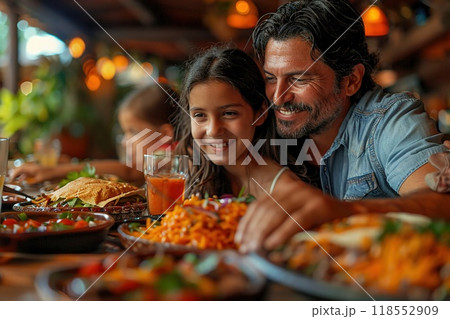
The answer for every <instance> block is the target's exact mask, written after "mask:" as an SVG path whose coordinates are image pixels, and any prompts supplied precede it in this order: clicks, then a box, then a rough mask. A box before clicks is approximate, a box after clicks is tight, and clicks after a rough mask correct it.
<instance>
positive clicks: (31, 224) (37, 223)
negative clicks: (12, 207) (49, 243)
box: [24, 219, 41, 228]
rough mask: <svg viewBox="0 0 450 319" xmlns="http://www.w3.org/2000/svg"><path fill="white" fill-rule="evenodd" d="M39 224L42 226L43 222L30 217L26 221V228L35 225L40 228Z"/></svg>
mask: <svg viewBox="0 0 450 319" xmlns="http://www.w3.org/2000/svg"><path fill="white" fill-rule="evenodd" d="M39 226H41V223H40V222H38V221H35V220H34V219H29V220H27V221H26V223H25V226H24V227H25V228H29V227H35V228H38V227H39Z"/></svg>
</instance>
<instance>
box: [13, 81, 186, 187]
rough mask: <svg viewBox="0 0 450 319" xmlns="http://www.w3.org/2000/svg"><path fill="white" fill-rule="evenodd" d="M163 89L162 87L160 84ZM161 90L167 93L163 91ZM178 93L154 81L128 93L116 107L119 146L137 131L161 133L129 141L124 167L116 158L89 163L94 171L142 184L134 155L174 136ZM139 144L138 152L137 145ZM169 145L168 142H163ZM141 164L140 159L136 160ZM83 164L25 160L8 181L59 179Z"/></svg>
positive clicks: (140, 172)
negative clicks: (43, 164)
mask: <svg viewBox="0 0 450 319" xmlns="http://www.w3.org/2000/svg"><path fill="white" fill-rule="evenodd" d="M160 86H161V87H162V89H161V87H160ZM163 89H164V90H165V91H166V92H163ZM175 101H176V102H177V101H178V96H177V93H176V92H175V91H174V90H173V89H172V88H171V87H170V86H168V85H166V84H159V85H156V84H153V85H150V86H147V87H144V88H141V89H138V90H136V91H134V92H132V93H130V95H128V96H127V97H126V98H125V100H124V101H123V102H122V103H121V105H120V106H119V113H118V120H119V124H120V127H121V128H122V131H123V133H124V137H123V139H122V146H123V147H124V148H126V142H127V141H128V140H130V139H131V138H132V137H135V136H136V134H138V133H140V132H141V131H143V130H145V129H149V130H151V131H152V132H159V133H161V135H159V136H158V137H156V138H154V139H152V140H151V141H149V142H148V143H147V144H146V145H145V146H142V145H140V143H139V142H140V141H142V140H143V139H145V138H148V136H149V135H150V134H151V133H150V134H146V135H144V136H143V137H142V138H140V139H137V140H136V141H133V143H130V145H129V147H128V148H129V149H127V154H126V156H127V157H128V160H127V163H133V164H132V165H131V166H132V167H131V166H127V165H126V164H125V163H122V162H120V161H118V160H94V161H90V162H89V164H90V165H91V166H92V167H95V171H96V173H97V174H99V175H102V174H114V175H116V176H118V177H119V178H120V179H122V180H124V181H127V182H130V183H134V184H136V185H142V184H143V183H144V174H143V172H142V167H139V168H138V167H136V163H137V161H136V154H137V153H139V154H142V150H143V151H144V153H145V150H147V149H149V148H151V146H152V145H154V144H155V143H156V142H158V141H159V140H160V139H161V138H163V137H164V136H169V137H173V133H174V132H173V126H172V124H171V120H172V116H173V115H174V112H175V110H176V108H177V106H176V103H175ZM137 145H139V147H142V150H141V152H138V151H137V149H136V146H137ZM166 146H169V147H170V144H169V145H166ZM138 162H140V163H141V161H138ZM84 165H85V164H71V163H70V164H69V163H68V164H59V165H57V166H55V167H45V166H41V165H39V164H35V163H26V164H24V165H22V166H20V167H18V168H16V169H14V170H13V171H12V172H11V173H10V178H11V180H14V179H15V178H18V180H19V181H22V180H24V179H25V178H27V180H28V179H29V178H31V179H32V180H33V183H39V182H43V181H47V180H52V179H58V178H59V179H62V178H64V177H65V176H66V175H67V174H68V173H69V172H73V171H81V170H82V169H83V167H84Z"/></svg>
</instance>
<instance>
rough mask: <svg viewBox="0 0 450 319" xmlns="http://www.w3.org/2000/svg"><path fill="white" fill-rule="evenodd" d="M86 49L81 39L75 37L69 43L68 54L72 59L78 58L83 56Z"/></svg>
mask: <svg viewBox="0 0 450 319" xmlns="http://www.w3.org/2000/svg"><path fill="white" fill-rule="evenodd" d="M85 49H86V44H85V43H84V41H83V39H82V38H80V37H75V38H73V39H72V40H70V42H69V52H70V55H71V56H72V57H73V58H75V59H76V58H79V57H80V56H82V55H83V53H84V50H85Z"/></svg>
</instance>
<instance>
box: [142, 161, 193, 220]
mask: <svg viewBox="0 0 450 319" xmlns="http://www.w3.org/2000/svg"><path fill="white" fill-rule="evenodd" d="M188 171H189V156H187V155H170V154H145V155H144V174H145V180H146V183H147V206H148V212H149V214H150V215H160V214H164V213H165V212H166V211H168V210H170V209H171V208H173V206H174V205H176V204H182V203H183V200H184V190H185V185H186V178H187V177H188Z"/></svg>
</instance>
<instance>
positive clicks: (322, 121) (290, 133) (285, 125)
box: [273, 93, 343, 138]
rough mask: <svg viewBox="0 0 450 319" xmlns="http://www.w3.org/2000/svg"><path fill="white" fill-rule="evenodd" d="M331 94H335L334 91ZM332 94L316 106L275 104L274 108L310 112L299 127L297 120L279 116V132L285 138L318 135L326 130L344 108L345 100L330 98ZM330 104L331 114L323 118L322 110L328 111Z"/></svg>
mask: <svg viewBox="0 0 450 319" xmlns="http://www.w3.org/2000/svg"><path fill="white" fill-rule="evenodd" d="M330 95H331V96H333V97H334V96H335V95H334V94H332V93H331V94H330ZM330 95H329V96H328V97H326V98H324V99H323V100H321V101H319V102H318V103H317V105H316V107H315V108H313V107H312V106H311V105H307V104H304V103H300V104H292V103H285V104H283V105H280V106H278V105H274V106H273V108H274V110H279V109H281V108H284V109H286V110H288V111H305V112H308V113H309V117H308V120H307V121H306V122H305V123H304V124H303V125H302V126H299V127H295V126H296V125H297V123H296V122H295V121H285V120H280V119H278V118H277V119H276V120H277V133H278V134H279V135H280V136H281V137H283V138H302V137H306V136H311V135H317V134H320V133H322V132H323V131H325V130H326V129H327V128H328V127H329V126H330V124H331V123H333V122H334V120H336V118H337V117H338V116H339V115H340V114H341V112H342V109H343V102H342V101H341V100H339V99H337V98H330ZM330 105H331V106H332V107H333V110H332V112H331V114H328V115H326V116H325V117H323V118H321V116H323V115H322V112H323V111H326V108H327V107H328V108H329V107H330ZM321 111H322V112H321Z"/></svg>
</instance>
